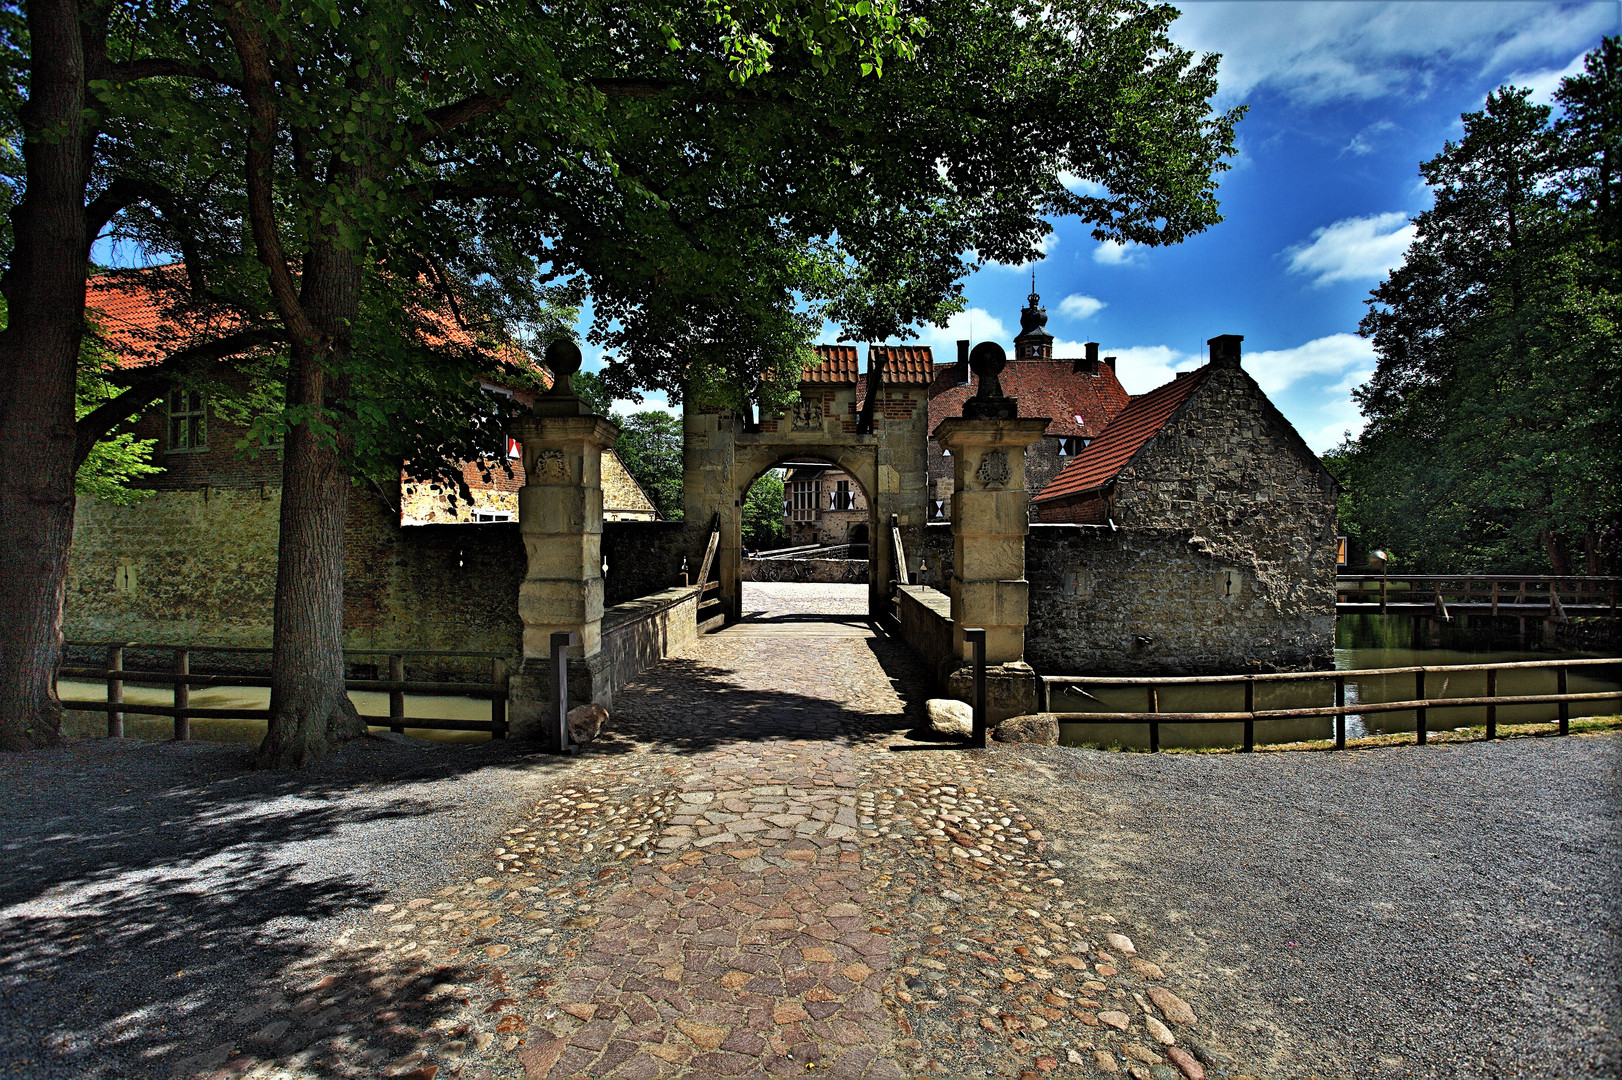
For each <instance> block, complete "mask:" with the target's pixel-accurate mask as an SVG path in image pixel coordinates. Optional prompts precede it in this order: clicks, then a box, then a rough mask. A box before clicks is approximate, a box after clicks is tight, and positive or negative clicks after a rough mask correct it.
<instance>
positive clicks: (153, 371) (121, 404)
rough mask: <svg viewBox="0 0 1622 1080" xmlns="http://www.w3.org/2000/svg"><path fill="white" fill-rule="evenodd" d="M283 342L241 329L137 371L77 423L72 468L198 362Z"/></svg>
mask: <svg viewBox="0 0 1622 1080" xmlns="http://www.w3.org/2000/svg"><path fill="white" fill-rule="evenodd" d="M280 340H283V339H282V337H281V335H279V334H275V333H272V332H270V331H268V330H241V331H238V332H237V333H235V334H227V335H225V336H224V337H221V338H215V339H214V340H213V341H206V342H203V343H202V344H200V345H190V346H187V347H186V348H183V349H181V350H179V351H178V352H174V353H171V354H170V355H169V356H167V357H165V358H164V359H163V360H162V361H161V362H159V363H157V364H152V365H149V366H147V367H142V368H137V369H135V372H134V374H133V376H132V378H131V381H130V384H129V385H128V386H127V387H125V388H124V389H123V390H122V391H120V392H119V394H118V395H117V396H116V397H113V398H111V399H109V400H107V401H104V402H102V403H101V404H100V405H97V406H96V407H95V408H94V409H92V410H90V411H89V412H88V413H86V414H85V415H84V416H82V417H80V418H79V420H78V422H77V423H75V424H74V451H73V468H74V469H75V471H77V470H78V468H79V466H80V465H82V464H84V459H85V458H86V457H88V456H89V454H90V451H91V450H92V449H93V448H94V447H95V445H96V443H98V442H100V441H101V440H102V439H103V438H104V437H105V436H106V434H107V433H108V432H109V431H111V430H112V429H113V427H114V426H115V425H117V424H120V423H123V422H124V421H125V420H128V419H129V418H130V417H132V416H135V415H137V414H138V413H140V412H142V411H144V410H145V409H146V408H147V406H148V405H149V404H151V402H152V398H153V396H154V395H155V394H158V393H161V392H162V391H163V390H165V389H167V388H168V386H169V383H170V381H171V380H172V379H173V378H174V376H175V375H176V374H177V373H180V372H182V371H184V370H185V369H187V368H189V367H191V366H192V365H194V364H197V363H201V362H204V361H214V360H223V359H225V358H226V357H228V356H240V355H241V354H242V353H245V352H249V351H251V350H253V349H257V348H258V347H259V346H261V345H268V344H271V343H272V342H276V341H280Z"/></svg>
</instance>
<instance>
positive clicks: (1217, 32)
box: [588, 0, 1622, 451]
mask: <svg viewBox="0 0 1622 1080" xmlns="http://www.w3.org/2000/svg"><path fill="white" fill-rule="evenodd" d="M1178 7H1179V9H1180V10H1181V11H1182V13H1183V14H1182V17H1181V18H1179V19H1178V20H1177V22H1176V23H1175V24H1174V25H1173V27H1172V37H1173V39H1174V40H1175V41H1176V42H1177V43H1178V44H1179V45H1182V46H1183V47H1185V48H1188V49H1192V50H1195V51H1196V52H1214V53H1220V54H1221V55H1222V61H1221V67H1220V75H1219V81H1220V87H1221V88H1220V91H1219V96H1218V99H1217V105H1218V106H1219V107H1221V108H1227V107H1230V106H1232V105H1238V104H1247V105H1249V106H1250V111H1249V113H1248V115H1247V116H1246V117H1245V119H1244V120H1243V121H1241V122H1240V124H1239V127H1238V150H1239V153H1238V156H1237V157H1236V158H1235V159H1233V161H1232V166H1233V167H1232V169H1231V170H1230V171H1229V172H1227V173H1225V174H1223V176H1222V180H1221V189H1220V193H1219V199H1220V201H1221V204H1222V214H1223V216H1224V219H1225V220H1224V221H1223V222H1222V223H1221V224H1220V225H1217V226H1216V227H1215V228H1212V229H1210V230H1208V231H1206V232H1205V233H1203V234H1201V235H1200V236H1197V237H1195V238H1193V239H1191V240H1188V241H1186V242H1184V243H1182V244H1180V245H1176V246H1174V247H1166V248H1137V247H1134V248H1128V249H1125V250H1123V249H1120V248H1117V247H1115V246H1113V245H1106V244H1100V243H1098V242H1097V241H1095V240H1093V239H1092V238H1091V237H1090V236H1089V235H1088V233H1089V231H1090V230H1088V229H1087V228H1085V227H1083V226H1081V225H1080V224H1079V223H1078V222H1075V221H1073V220H1066V219H1060V220H1058V221H1056V222H1054V225H1055V228H1054V232H1053V234H1052V236H1050V237H1049V243H1048V246H1047V252H1046V257H1045V258H1044V259H1043V260H1041V261H1039V262H1037V264H1036V266H1035V270H1036V284H1037V290H1038V292H1040V294H1041V296H1042V300H1043V303H1044V305H1045V306H1046V307H1047V310H1048V329H1049V331H1050V332H1051V333H1053V335H1054V336H1055V337H1056V338H1057V339H1058V343H1057V346H1056V355H1060V356H1074V355H1080V354H1081V348H1082V346H1081V343H1082V342H1086V341H1098V342H1100V343H1101V345H1102V347H1103V352H1104V353H1105V354H1106V355H1108V354H1113V355H1116V356H1119V357H1120V358H1121V359H1120V365H1119V369H1118V370H1119V374H1120V377H1121V380H1122V382H1123V383H1125V384H1126V388H1127V390H1128V391H1130V392H1132V393H1143V392H1145V391H1147V390H1150V389H1152V388H1154V387H1155V386H1158V385H1160V384H1161V383H1163V382H1166V381H1168V380H1169V379H1171V378H1172V373H1173V372H1174V371H1176V370H1186V369H1190V368H1194V367H1198V366H1199V365H1200V364H1202V363H1203V362H1204V359H1205V341H1206V339H1207V338H1210V337H1214V336H1216V335H1217V334H1225V333H1233V334H1243V335H1244V336H1245V344H1244V350H1245V361H1244V363H1245V367H1246V369H1247V370H1249V371H1250V373H1251V374H1252V375H1253V376H1254V377H1255V378H1256V379H1257V381H1258V382H1259V383H1260V384H1261V386H1262V388H1263V389H1264V390H1266V391H1267V393H1268V394H1269V395H1270V396H1271V397H1272V399H1273V400H1274V402H1275V403H1277V404H1278V405H1279V407H1280V408H1281V409H1282V411H1283V412H1284V414H1285V415H1286V416H1288V417H1289V418H1290V420H1291V422H1293V423H1294V424H1295V426H1296V428H1297V429H1298V430H1299V431H1300V432H1301V434H1302V436H1303V437H1305V439H1306V440H1307V442H1308V444H1309V445H1310V446H1312V448H1313V449H1315V450H1318V451H1323V450H1326V449H1329V448H1330V447H1332V446H1334V445H1336V444H1337V443H1339V442H1340V441H1341V438H1342V437H1343V434H1344V433H1345V432H1347V431H1351V432H1353V433H1356V432H1357V431H1359V430H1360V429H1361V419H1360V417H1359V416H1358V413H1357V408H1356V406H1355V405H1354V404H1353V403H1352V400H1351V396H1350V393H1351V390H1352V388H1353V387H1355V386H1357V385H1358V384H1359V383H1361V382H1363V381H1364V380H1365V379H1367V377H1368V376H1369V374H1370V373H1371V372H1372V371H1373V369H1374V358H1373V352H1372V350H1371V349H1370V347H1369V343H1368V342H1366V341H1364V340H1363V339H1361V338H1359V337H1358V336H1357V324H1358V321H1359V320H1360V319H1361V318H1362V316H1363V314H1364V311H1365V306H1364V301H1365V300H1366V299H1367V297H1368V294H1369V290H1370V289H1371V288H1373V287H1374V286H1375V285H1376V284H1377V283H1378V282H1379V280H1380V279H1381V278H1382V277H1383V276H1384V275H1385V272H1386V271H1387V270H1388V269H1390V268H1391V267H1392V266H1395V265H1397V264H1399V263H1400V262H1401V259H1402V253H1403V251H1404V249H1405V248H1406V247H1407V244H1408V241H1409V239H1410V237H1411V235H1412V228H1411V226H1410V225H1409V223H1408V222H1409V218H1410V216H1411V215H1414V214H1417V213H1418V212H1420V211H1421V210H1423V209H1425V208H1426V207H1427V206H1429V204H1430V196H1429V194H1428V192H1427V190H1426V188H1425V187H1424V185H1423V183H1422V182H1421V181H1420V179H1419V163H1420V162H1421V161H1423V160H1426V159H1428V158H1430V157H1432V156H1434V155H1435V154H1436V153H1437V152H1438V151H1440V150H1441V148H1442V144H1443V142H1444V141H1445V140H1447V139H1450V138H1457V137H1458V136H1459V135H1460V134H1462V131H1463V128H1462V125H1461V124H1460V121H1459V114H1460V113H1463V112H1467V111H1474V110H1478V109H1480V108H1481V107H1482V103H1483V101H1484V100H1485V98H1486V95H1487V93H1488V92H1489V91H1491V90H1492V89H1494V88H1495V87H1497V86H1500V85H1502V84H1503V83H1506V82H1514V83H1516V84H1517V85H1521V86H1532V87H1533V88H1534V89H1535V91H1536V96H1537V97H1538V99H1539V100H1542V101H1544V102H1548V101H1549V100H1550V97H1549V95H1550V94H1551V93H1552V91H1553V90H1554V89H1555V87H1556V86H1558V84H1559V80H1560V77H1561V76H1562V75H1567V74H1574V73H1576V72H1577V71H1579V70H1580V69H1581V65H1582V57H1583V54H1584V53H1586V52H1587V51H1588V50H1590V49H1592V48H1593V47H1594V46H1595V45H1597V44H1598V43H1599V41H1600V39H1601V37H1603V36H1604V35H1606V34H1616V33H1618V32H1619V28H1622V4H1619V3H1617V2H1616V0H1609V2H1605V3H1502V2H1491V3H1487V2H1465V3H1446V2H1426V3H1375V2H1362V0H1357V2H1314V3H1295V2H1285V0H1270V2H1256V0H1244V2H1228V0H1210V2H1186V0H1185V2H1183V3H1181V4H1179V5H1178ZM1031 269H1032V268H1031V267H1030V266H1023V267H1006V266H1000V265H992V266H987V267H985V268H982V269H981V270H979V271H978V272H976V273H975V274H974V275H973V277H971V278H970V279H969V281H968V282H967V286H966V289H965V293H966V296H967V299H968V305H969V308H968V310H966V311H965V312H963V313H962V314H961V315H959V316H958V317H957V318H955V319H954V320H953V321H952V323H951V324H950V325H949V326H948V327H946V328H945V329H940V328H936V327H923V328H921V338H920V340H921V343H923V344H928V345H931V346H933V347H934V348H935V351H936V356H937V358H941V357H950V356H953V355H955V347H954V344H953V343H954V342H955V341H956V340H957V339H958V338H960V337H968V338H972V339H973V340H975V341H981V340H985V339H987V338H991V339H995V340H1000V341H1002V342H1003V343H1004V344H1005V345H1006V344H1008V343H1009V342H1011V340H1012V337H1013V335H1014V334H1015V333H1017V332H1018V328H1019V309H1020V308H1021V307H1023V306H1024V305H1025V296H1026V294H1027V293H1028V292H1029V291H1030V271H1031ZM835 333H836V331H835V330H834V329H833V328H831V327H830V328H829V333H828V335H827V338H826V340H829V341H832V340H834V336H835ZM593 352H596V350H593ZM595 360H596V358H595V357H593V361H589V362H588V366H597V362H594V361H595ZM659 397H660V396H658V395H650V398H649V400H648V402H647V403H645V404H644V405H642V406H640V407H641V408H648V407H657V406H658V404H659V403H660V402H659V400H657V399H658V398H659ZM636 407H637V406H631V408H636Z"/></svg>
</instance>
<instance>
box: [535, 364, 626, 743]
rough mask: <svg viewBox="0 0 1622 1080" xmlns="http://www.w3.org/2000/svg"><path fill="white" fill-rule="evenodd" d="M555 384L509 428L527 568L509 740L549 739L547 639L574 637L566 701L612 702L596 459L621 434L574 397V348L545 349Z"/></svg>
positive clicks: (600, 487)
mask: <svg viewBox="0 0 1622 1080" xmlns="http://www.w3.org/2000/svg"><path fill="white" fill-rule="evenodd" d="M546 364H547V367H548V368H550V369H551V370H552V373H553V377H554V378H555V380H556V381H555V382H554V383H553V385H552V389H551V390H550V391H548V392H547V393H545V394H543V395H541V396H540V397H539V398H538V399H537V400H536V402H535V406H534V408H533V409H532V410H531V411H530V414H529V415H527V416H521V417H519V418H518V419H516V420H514V421H513V422H512V423H511V424H510V425H509V427H508V430H509V432H510V433H511V434H512V436H513V438H515V439H517V440H519V442H521V443H522V444H523V448H524V486H523V487H522V488H520V489H519V491H518V528H519V531H520V533H521V534H522V535H523V538H524V550H525V553H526V554H527V555H528V557H529V568H528V571H527V573H526V574H525V575H524V582H523V584H521V585H520V586H519V587H518V615H519V617H520V618H521V619H522V620H523V622H524V659H523V663H522V665H521V666H520V668H519V670H518V672H517V673H516V674H514V675H513V677H512V681H511V684H510V694H511V698H510V710H511V724H512V730H513V733H514V734H515V735H520V736H539V735H541V734H543V733H546V732H549V731H550V728H549V727H545V726H543V725H545V724H547V723H548V722H549V720H550V717H551V716H552V715H554V714H551V713H549V712H548V708H549V705H550V702H551V700H552V696H551V695H552V673H551V671H550V670H549V669H548V667H547V659H548V653H549V651H550V648H551V636H552V634H553V633H554V632H555V631H564V630H572V631H574V633H575V634H576V635H578V637H577V640H578V641H579V644H578V645H575V646H571V647H570V649H569V697H570V699H571V701H574V702H576V703H579V704H584V703H586V702H592V701H595V702H597V703H598V704H600V705H603V706H605V707H607V706H608V705H610V704H611V703H612V697H613V688H612V686H611V684H610V682H609V677H608V671H607V663H606V658H605V657H604V656H603V654H602V621H603V571H602V558H603V556H602V540H603V485H602V458H603V451H604V450H606V449H608V448H610V447H612V446H613V445H614V442H615V440H617V439H618V438H619V429H618V428H616V427H615V426H614V425H613V424H611V423H609V422H608V421H607V420H606V419H604V418H603V417H601V416H596V415H593V414H592V413H591V412H590V410H589V409H588V408H587V407H586V405H585V404H584V403H583V402H582V401H581V400H580V398H578V397H577V396H575V393H574V388H573V387H572V386H571V385H570V381H569V380H570V376H572V375H573V374H574V373H575V372H576V371H578V370H579V369H580V350H579V348H578V347H576V346H575V345H574V344H573V343H572V342H566V341H556V342H553V343H552V344H551V345H550V346H548V347H547V350H546Z"/></svg>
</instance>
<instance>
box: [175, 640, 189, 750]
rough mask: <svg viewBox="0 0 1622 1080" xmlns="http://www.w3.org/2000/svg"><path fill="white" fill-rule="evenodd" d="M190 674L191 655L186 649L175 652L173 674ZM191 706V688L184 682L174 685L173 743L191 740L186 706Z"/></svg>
mask: <svg viewBox="0 0 1622 1080" xmlns="http://www.w3.org/2000/svg"><path fill="white" fill-rule="evenodd" d="M190 672H191V653H190V651H189V650H186V649H176V650H175V674H176V675H187V674H190ZM190 704H191V686H190V685H189V684H188V683H187V682H186V681H185V680H184V679H182V680H180V681H179V682H177V683H175V741H176V742H185V741H186V740H187V739H190V738H191V714H190V713H188V712H187V711H186V706H188V705H190Z"/></svg>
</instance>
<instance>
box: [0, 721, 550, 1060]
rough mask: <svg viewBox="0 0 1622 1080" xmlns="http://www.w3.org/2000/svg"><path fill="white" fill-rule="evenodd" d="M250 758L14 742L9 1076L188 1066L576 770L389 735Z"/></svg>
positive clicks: (4, 781) (5, 990)
mask: <svg viewBox="0 0 1622 1080" xmlns="http://www.w3.org/2000/svg"><path fill="white" fill-rule="evenodd" d="M245 764H246V762H245V758H244V753H243V750H242V748H241V747H236V746H220V745H210V744H206V743H187V744H176V743H152V742H142V741H139V740H133V739H131V740H122V741H112V740H105V739H93V740H79V741H76V742H72V743H69V744H67V745H65V746H62V747H59V748H56V749H53V750H50V751H43V752H36V753H28V754H17V755H8V756H5V757H0V1076H5V1077H19V1078H29V1080H45V1078H54V1077H63V1078H66V1077H73V1078H87V1077H109V1078H111V1077H145V1076H151V1075H169V1074H170V1072H171V1071H172V1070H173V1068H174V1067H175V1066H174V1065H173V1064H172V1062H173V1061H174V1060H175V1059H176V1058H177V1057H178V1056H183V1055H184V1054H185V1053H188V1052H192V1051H196V1050H197V1049H198V1048H199V1046H201V1047H202V1048H203V1049H207V1048H208V1047H209V1046H210V1045H211V1043H210V1040H211V1036H212V1033H213V1031H214V1030H215V1029H216V1028H217V1026H218V1025H219V1024H220V1023H221V1019H222V1017H223V1016H229V1015H231V1014H232V1013H234V1012H236V1011H238V1010H239V1008H240V1007H241V1003H242V1002H243V1001H245V1000H248V999H250V998H252V997H253V996H254V995H255V994H256V993H258V992H260V991H262V990H265V989H267V988H272V987H275V986H277V985H279V984H280V981H281V980H282V979H283V977H284V975H285V973H286V971H287V970H289V969H291V968H293V967H295V966H296V965H297V964H298V962H299V961H300V960H301V959H302V958H305V957H309V956H312V955H315V954H317V953H319V952H320V951H321V950H322V948H323V945H324V943H325V941H326V940H327V939H329V938H331V937H332V936H334V935H336V934H339V933H342V932H343V930H344V928H345V927H346V926H347V925H348V924H349V923H350V921H351V920H352V919H353V917H354V915H355V913H356V912H357V911H358V910H359V909H362V908H364V907H365V906H367V905H370V904H372V903H375V902H377V901H379V900H381V899H383V898H384V897H386V896H388V895H392V894H393V893H394V892H396V891H398V890H401V889H420V888H424V887H430V886H434V885H437V884H439V883H441V882H442V881H444V880H446V879H447V878H448V877H450V876H451V875H453V874H456V873H457V872H459V871H460V870H461V869H462V864H463V862H464V861H466V860H467V859H468V858H470V857H471V856H472V855H473V854H474V853H476V852H480V851H483V850H487V849H488V845H489V843H490V842H491V837H492V835H494V834H496V833H499V831H500V829H501V827H502V825H503V824H504V823H505V822H506V820H507V818H508V816H509V815H510V812H511V807H512V805H513V803H514V802H515V800H521V799H522V798H523V797H524V794H525V792H527V791H529V790H531V789H532V788H534V787H535V786H536V785H539V784H543V783H545V782H546V781H547V778H548V775H549V773H552V772H554V771H556V770H558V769H560V768H561V766H559V765H557V764H556V763H555V762H554V761H553V760H552V759H550V758H548V757H546V756H541V755H532V754H531V753H530V751H529V749H528V748H527V747H524V746H522V745H520V744H517V743H499V742H492V743H485V744H473V745H469V744H461V745H435V744H423V743H415V742H411V743H398V742H391V741H387V740H379V739H367V740H363V741H361V742H359V743H356V744H353V745H351V746H350V747H347V748H345V749H344V750H343V751H341V752H339V753H338V754H335V755H333V756H332V757H331V758H329V759H328V760H327V761H326V762H324V763H322V764H321V765H320V766H319V767H317V768H315V769H312V770H309V771H308V772H305V773H303V774H286V773H255V772H250V771H247V770H246V768H245ZM492 808H496V809H495V812H494V813H492Z"/></svg>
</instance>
